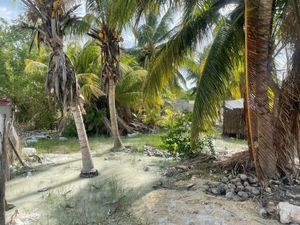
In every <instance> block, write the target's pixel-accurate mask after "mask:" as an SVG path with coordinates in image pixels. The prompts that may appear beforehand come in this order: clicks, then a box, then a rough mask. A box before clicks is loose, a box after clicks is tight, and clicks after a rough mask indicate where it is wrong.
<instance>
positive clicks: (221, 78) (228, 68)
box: [192, 16, 244, 140]
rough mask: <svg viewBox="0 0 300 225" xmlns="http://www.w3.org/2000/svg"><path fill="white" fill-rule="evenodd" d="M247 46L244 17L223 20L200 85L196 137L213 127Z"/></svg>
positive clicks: (195, 119)
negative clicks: (233, 74)
mask: <svg viewBox="0 0 300 225" xmlns="http://www.w3.org/2000/svg"><path fill="white" fill-rule="evenodd" d="M243 46H244V31H243V17H242V16H240V17H239V20H237V21H235V22H234V23H230V22H228V21H226V20H224V21H222V23H221V24H220V26H219V27H218V32H217V34H216V37H215V39H214V41H213V43H212V45H211V47H210V50H209V53H208V56H207V59H206V61H205V65H204V68H203V71H202V74H201V79H200V82H199V84H198V87H197V93H196V99H195V105H194V110H193V120H192V139H193V140H195V139H197V137H198V136H199V132H200V131H205V130H207V129H209V128H211V127H212V126H213V124H214V122H215V120H216V119H217V116H218V111H219V108H220V106H221V103H222V101H223V100H224V96H225V95H226V92H227V88H228V85H229V82H230V80H231V78H232V71H233V70H234V68H235V66H236V65H238V63H239V62H240V61H241V60H242V56H241V54H240V52H241V50H242V49H243Z"/></svg>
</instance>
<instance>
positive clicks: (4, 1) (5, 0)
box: [0, 0, 24, 19]
mask: <svg viewBox="0 0 300 225" xmlns="http://www.w3.org/2000/svg"><path fill="white" fill-rule="evenodd" d="M23 9H24V8H23V6H22V5H21V4H20V1H18V0H0V17H2V18H4V19H16V18H18V16H19V15H20V14H21V12H22V11H23Z"/></svg>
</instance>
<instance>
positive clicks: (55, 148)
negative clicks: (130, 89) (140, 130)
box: [30, 133, 162, 154]
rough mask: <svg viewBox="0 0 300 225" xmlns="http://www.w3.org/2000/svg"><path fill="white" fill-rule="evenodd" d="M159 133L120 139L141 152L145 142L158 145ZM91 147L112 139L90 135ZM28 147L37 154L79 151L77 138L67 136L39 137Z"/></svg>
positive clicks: (101, 145) (108, 142)
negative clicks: (61, 138)
mask: <svg viewBox="0 0 300 225" xmlns="http://www.w3.org/2000/svg"><path fill="white" fill-rule="evenodd" d="M160 136H161V134H159V133H158V134H140V135H137V136H135V137H123V138H122V141H123V142H124V144H125V146H127V145H128V146H132V148H133V149H134V150H135V151H138V152H142V151H143V146H144V145H145V144H147V145H152V146H154V147H159V146H160V145H161V144H162V142H161V138H160ZM89 141H90V145H91V149H92V150H95V151H97V149H98V148H103V147H104V148H107V149H109V146H111V144H112V143H113V140H112V139H111V138H108V137H91V138H89ZM30 147H34V148H36V149H37V151H38V153H39V154H45V153H56V154H57V153H60V154H68V153H75V152H79V143H78V140H77V138H74V137H73V138H68V139H67V140H64V141H62V140H59V139H58V138H55V139H41V140H39V141H38V142H37V143H32V144H30Z"/></svg>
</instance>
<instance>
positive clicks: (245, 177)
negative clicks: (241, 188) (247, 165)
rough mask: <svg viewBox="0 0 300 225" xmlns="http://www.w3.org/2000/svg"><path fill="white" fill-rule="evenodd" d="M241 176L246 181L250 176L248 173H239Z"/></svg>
mask: <svg viewBox="0 0 300 225" xmlns="http://www.w3.org/2000/svg"><path fill="white" fill-rule="evenodd" d="M239 177H240V178H241V180H242V181H246V180H248V177H247V175H246V174H242V173H241V174H239Z"/></svg>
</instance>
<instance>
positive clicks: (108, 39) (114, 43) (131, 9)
mask: <svg viewBox="0 0 300 225" xmlns="http://www.w3.org/2000/svg"><path fill="white" fill-rule="evenodd" d="M152 2H155V1H148V3H146V2H145V3H143V4H142V5H141V2H140V1H138V0H130V1H122V0H118V1H115V0H87V1H86V4H87V11H88V13H89V14H90V15H88V16H87V17H89V18H93V22H92V27H93V28H91V29H90V31H89V33H88V34H89V36H91V37H92V38H93V39H95V40H96V41H98V43H99V44H100V46H101V52H102V60H103V63H102V83H103V85H104V88H105V90H106V93H107V96H108V102H109V112H110V122H111V131H112V135H113V138H114V146H113V149H114V150H117V149H122V148H123V144H122V141H121V138H120V134H119V129H118V121H117V111H116V103H115V89H116V82H117V80H118V79H119V78H120V59H119V57H120V42H122V40H123V38H122V37H121V32H122V31H123V29H124V28H125V25H126V24H127V23H128V22H129V20H131V18H132V17H133V15H134V14H135V13H136V12H137V11H139V10H138V9H139V8H141V7H142V8H145V7H146V5H148V4H150V3H152Z"/></svg>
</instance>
